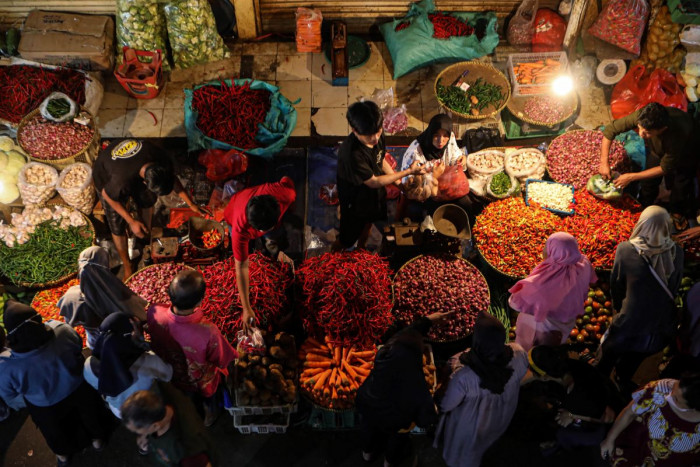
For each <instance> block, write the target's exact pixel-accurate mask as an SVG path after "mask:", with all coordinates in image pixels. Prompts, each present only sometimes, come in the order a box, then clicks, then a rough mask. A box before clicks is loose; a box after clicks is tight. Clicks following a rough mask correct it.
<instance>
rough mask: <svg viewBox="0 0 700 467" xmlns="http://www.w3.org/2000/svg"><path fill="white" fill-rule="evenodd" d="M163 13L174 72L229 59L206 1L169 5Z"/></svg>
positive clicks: (189, 0) (188, 0) (171, 2)
mask: <svg viewBox="0 0 700 467" xmlns="http://www.w3.org/2000/svg"><path fill="white" fill-rule="evenodd" d="M163 9H164V10H165V18H166V20H167V27H168V39H169V40H170V48H171V49H172V51H173V61H174V64H175V68H189V67H191V66H193V65H197V64H200V63H207V62H214V61H217V60H223V59H225V58H229V57H230V56H231V51H230V50H229V49H228V47H226V44H224V40H223V39H222V38H221V36H219V33H218V31H217V30H216V20H215V19H214V13H212V11H211V6H210V5H209V2H208V1H207V0H181V1H177V0H176V1H170V2H168V3H166V4H165V6H164V7H163ZM147 50H148V49H147ZM161 50H165V49H161Z"/></svg>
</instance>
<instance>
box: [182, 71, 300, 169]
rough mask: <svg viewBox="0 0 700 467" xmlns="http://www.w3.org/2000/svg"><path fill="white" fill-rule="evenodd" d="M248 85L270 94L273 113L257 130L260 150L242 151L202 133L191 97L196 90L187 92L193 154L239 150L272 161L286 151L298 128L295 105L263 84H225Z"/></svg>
mask: <svg viewBox="0 0 700 467" xmlns="http://www.w3.org/2000/svg"><path fill="white" fill-rule="evenodd" d="M248 81H250V89H265V90H267V91H269V92H270V102H271V106H270V111H269V112H268V113H267V116H266V117H265V121H264V122H263V123H262V124H261V125H260V126H259V127H258V134H257V135H256V137H255V139H256V141H258V142H259V143H260V147H257V148H253V149H242V148H238V147H235V146H232V145H230V144H228V143H225V142H223V141H218V140H215V139H213V138H210V137H208V136H206V135H205V134H204V133H202V131H201V130H200V129H199V128H198V127H197V116H198V113H197V111H195V110H194V109H193V108H192V93H193V91H194V90H193V89H185V131H186V132H187V146H188V149H189V150H190V151H199V150H200V149H226V150H228V149H237V150H239V151H241V152H243V153H245V154H247V155H249V156H257V157H264V158H266V159H272V157H274V155H275V154H277V153H278V152H280V151H281V150H282V149H283V148H284V147H285V145H286V144H287V140H288V139H289V135H291V134H292V131H294V127H295V126H296V124H297V111H296V109H294V105H292V103H291V102H290V101H289V99H287V98H286V97H284V96H283V95H282V94H281V93H280V91H279V88H278V87H277V86H273V85H271V84H269V83H266V82H264V81H258V80H244V79H235V80H230V79H227V80H225V81H224V82H225V83H226V84H228V85H229V86H230V85H231V83H234V84H236V85H237V86H240V85H243V84H244V83H246V82H248ZM219 84H220V82H219V81H214V82H211V83H207V84H201V85H199V86H195V88H194V89H199V88H200V87H202V86H214V85H217V86H218V85H219Z"/></svg>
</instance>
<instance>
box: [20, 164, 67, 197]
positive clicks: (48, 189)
mask: <svg viewBox="0 0 700 467" xmlns="http://www.w3.org/2000/svg"><path fill="white" fill-rule="evenodd" d="M57 181H58V172H57V171H56V169H54V168H53V167H51V166H50V165H46V164H42V163H40V162H29V163H27V164H25V165H24V167H22V170H20V171H19V175H18V177H17V188H19V194H20V196H22V204H24V205H25V206H29V205H33V204H44V203H46V202H47V201H48V200H50V199H51V198H52V197H53V195H54V194H55V193H56V182H57Z"/></svg>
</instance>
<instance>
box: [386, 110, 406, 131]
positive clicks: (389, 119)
mask: <svg viewBox="0 0 700 467" xmlns="http://www.w3.org/2000/svg"><path fill="white" fill-rule="evenodd" d="M382 127H383V128H384V131H385V132H386V133H387V134H390V135H393V134H396V133H399V132H401V131H404V130H405V129H406V128H408V114H407V113H406V104H401V107H389V108H388V109H386V110H385V111H384V123H383V125H382Z"/></svg>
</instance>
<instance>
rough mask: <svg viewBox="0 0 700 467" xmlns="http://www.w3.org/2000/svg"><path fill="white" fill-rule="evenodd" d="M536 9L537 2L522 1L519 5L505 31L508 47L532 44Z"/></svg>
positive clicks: (535, 0) (534, 0) (532, 0)
mask: <svg viewBox="0 0 700 467" xmlns="http://www.w3.org/2000/svg"><path fill="white" fill-rule="evenodd" d="M537 7H538V2H537V0H523V2H522V3H521V4H520V6H519V7H518V10H517V11H516V12H515V15H514V16H513V18H512V19H511V20H510V23H508V29H507V30H506V38H507V39H508V43H509V44H510V45H519V46H529V45H530V44H531V43H532V38H533V36H534V35H535V16H536V15H537Z"/></svg>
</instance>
